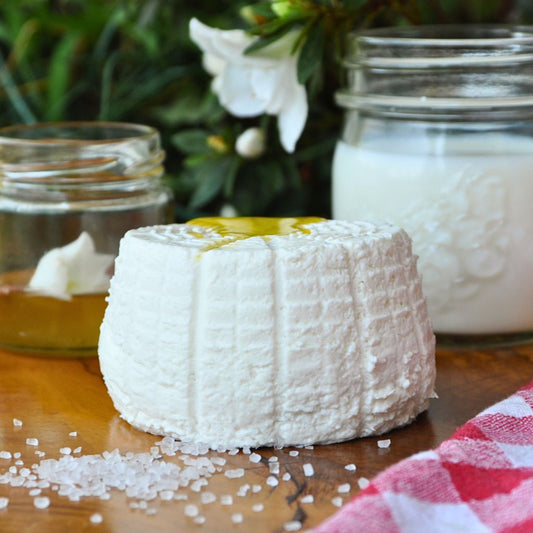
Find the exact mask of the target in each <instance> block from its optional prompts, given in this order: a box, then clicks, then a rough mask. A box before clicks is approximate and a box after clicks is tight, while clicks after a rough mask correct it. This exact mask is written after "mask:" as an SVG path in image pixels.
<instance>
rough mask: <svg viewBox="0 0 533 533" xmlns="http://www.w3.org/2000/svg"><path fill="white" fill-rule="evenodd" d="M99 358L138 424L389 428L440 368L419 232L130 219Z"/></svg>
mask: <svg viewBox="0 0 533 533" xmlns="http://www.w3.org/2000/svg"><path fill="white" fill-rule="evenodd" d="M99 357H100V363H101V368H102V373H103V376H104V379H105V382H106V385H107V388H108V390H109V394H110V395H111V398H112V399H113V402H114V404H115V406H116V408H117V410H118V411H119V412H120V414H121V416H122V417H123V418H124V419H125V420H127V421H128V422H129V423H130V424H132V425H133V426H135V427H137V428H139V429H142V430H145V431H149V432H151V433H154V434H158V435H169V436H172V437H175V438H178V439H181V440H183V441H187V442H197V443H205V444H208V445H210V446H212V447H217V446H226V447H234V446H237V447H243V446H253V447H257V446H274V445H276V446H286V445H305V444H316V443H332V442H339V441H344V440H348V439H352V438H354V437H361V436H366V435H377V434H382V433H384V432H386V431H388V430H390V429H392V428H394V427H397V426H402V425H404V424H407V423H409V422H411V421H412V420H413V419H414V418H415V417H416V416H417V415H418V414H419V413H420V412H422V411H423V410H425V409H426V408H427V406H428V401H429V398H430V397H432V395H433V387H434V380H435V339H434V335H433V332H432V328H431V323H430V320H429V318H428V313H427V308H426V303H425V299H424V297H423V294H422V290H421V283H420V278H419V275H418V273H417V270H416V257H414V256H413V255H412V252H411V241H410V239H409V237H408V236H407V234H406V233H405V232H404V231H403V230H402V229H400V228H397V227H395V226H390V225H385V224H384V225H374V224H369V223H364V222H344V221H331V220H324V219H320V218H314V217H306V218H287V219H270V218H228V219H224V218H205V219H196V220H192V221H190V222H189V223H187V224H174V225H168V226H153V227H147V228H141V229H135V230H131V231H129V232H128V233H126V235H125V236H124V238H123V239H122V241H121V244H120V252H119V256H118V259H117V261H116V265H115V274H114V277H113V279H112V281H111V288H110V294H109V303H108V307H107V311H106V314H105V318H104V321H103V324H102V327H101V335H100V344H99Z"/></svg>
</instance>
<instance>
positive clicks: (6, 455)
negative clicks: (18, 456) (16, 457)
mask: <svg viewBox="0 0 533 533" xmlns="http://www.w3.org/2000/svg"><path fill="white" fill-rule="evenodd" d="M12 457H13V456H12V455H11V452H8V451H6V450H2V451H0V459H11V458H12Z"/></svg>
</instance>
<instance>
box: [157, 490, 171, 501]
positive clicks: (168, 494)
mask: <svg viewBox="0 0 533 533" xmlns="http://www.w3.org/2000/svg"><path fill="white" fill-rule="evenodd" d="M159 497H160V498H161V499H162V500H163V501H166V502H169V501H170V500H172V499H173V498H174V491H173V490H162V491H161V492H160V493H159Z"/></svg>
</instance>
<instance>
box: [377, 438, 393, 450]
mask: <svg viewBox="0 0 533 533" xmlns="http://www.w3.org/2000/svg"><path fill="white" fill-rule="evenodd" d="M389 446H390V439H383V440H378V448H388V447H389Z"/></svg>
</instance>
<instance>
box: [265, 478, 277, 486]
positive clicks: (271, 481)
mask: <svg viewBox="0 0 533 533" xmlns="http://www.w3.org/2000/svg"><path fill="white" fill-rule="evenodd" d="M266 484H267V485H269V486H270V487H277V486H278V484H279V481H278V478H276V477H274V476H268V477H267V480H266Z"/></svg>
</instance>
